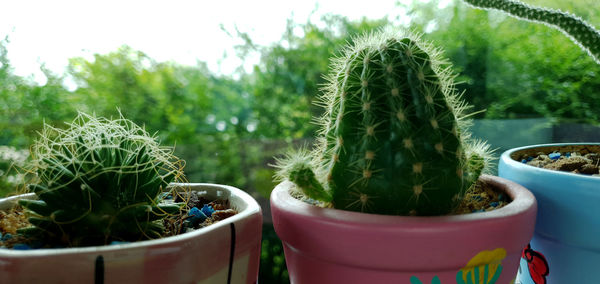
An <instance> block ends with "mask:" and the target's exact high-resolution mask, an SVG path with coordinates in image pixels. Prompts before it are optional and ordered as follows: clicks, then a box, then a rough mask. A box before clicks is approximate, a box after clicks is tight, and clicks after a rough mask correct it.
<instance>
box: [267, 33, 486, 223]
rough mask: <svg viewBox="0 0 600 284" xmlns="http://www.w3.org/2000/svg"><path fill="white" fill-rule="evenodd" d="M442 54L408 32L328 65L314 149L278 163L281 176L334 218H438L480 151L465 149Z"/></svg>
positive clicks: (477, 165) (471, 177) (482, 158)
mask: <svg viewBox="0 0 600 284" xmlns="http://www.w3.org/2000/svg"><path fill="white" fill-rule="evenodd" d="M439 54H440V50H438V49H435V48H433V47H432V45H431V44H429V43H426V42H424V41H422V40H421V39H420V38H419V36H418V35H415V34H412V33H410V32H407V31H402V30H395V29H387V30H382V31H379V32H377V33H373V34H369V35H365V36H362V37H360V38H356V39H355V40H354V45H352V46H349V47H347V48H346V49H345V50H344V52H343V55H342V56H341V57H338V58H336V59H334V60H333V61H332V68H331V72H330V74H329V75H328V76H327V79H328V82H329V83H328V85H327V86H326V87H325V88H324V92H323V95H322V97H321V102H322V104H323V105H324V106H325V114H324V115H323V117H322V118H321V119H320V123H321V125H322V128H321V132H320V137H319V139H318V140H319V143H318V144H319V145H318V147H316V149H315V150H314V151H312V152H311V153H307V151H300V152H297V153H292V154H289V155H288V157H287V158H284V159H282V160H280V161H279V164H278V165H277V166H278V167H279V168H280V171H279V175H280V177H282V178H287V179H289V180H291V181H292V182H294V183H295V184H296V185H297V186H298V188H300V189H301V190H302V191H303V192H304V194H305V195H307V196H308V197H310V198H314V199H319V200H323V201H326V202H329V201H330V202H331V203H332V204H333V206H334V207H335V208H338V209H344V210H351V211H360V212H367V213H377V214H389V215H444V214H448V213H450V212H451V211H452V209H454V208H455V207H456V206H457V204H458V203H459V201H460V200H461V198H462V196H463V195H464V193H465V191H466V190H467V189H468V188H469V187H470V186H471V185H472V184H473V183H474V182H475V181H476V180H477V178H478V176H479V175H480V174H481V172H482V170H483V168H484V165H485V162H486V160H487V156H486V155H487V154H486V150H487V146H486V145H485V144H483V143H481V142H478V141H472V140H471V139H470V137H469V134H468V132H467V131H466V126H467V125H466V124H467V121H466V120H465V119H463V118H464V116H463V114H462V113H463V111H464V110H465V108H467V105H466V104H465V103H463V102H462V101H461V100H460V96H459V95H458V94H457V93H456V91H455V88H454V84H453V75H452V73H451V71H450V69H449V67H448V66H447V65H446V64H445V63H444V62H442V61H441V59H440V57H439Z"/></svg>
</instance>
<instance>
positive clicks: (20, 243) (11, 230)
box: [0, 191, 238, 250]
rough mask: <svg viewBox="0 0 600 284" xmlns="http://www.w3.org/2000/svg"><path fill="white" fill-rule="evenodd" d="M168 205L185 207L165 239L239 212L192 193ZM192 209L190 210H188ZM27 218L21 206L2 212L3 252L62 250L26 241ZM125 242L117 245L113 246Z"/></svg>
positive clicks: (168, 221) (224, 202)
mask: <svg viewBox="0 0 600 284" xmlns="http://www.w3.org/2000/svg"><path fill="white" fill-rule="evenodd" d="M165 200H166V202H171V203H173V202H185V203H186V206H184V207H183V209H182V210H181V211H180V212H179V214H174V215H171V216H168V217H166V218H165V219H163V220H162V221H163V225H164V227H165V231H164V234H163V236H162V237H163V238H164V237H169V236H174V235H179V234H183V233H186V232H189V231H192V230H196V229H200V228H203V227H206V226H209V225H211V224H214V223H216V222H219V221H221V220H224V219H226V218H229V217H231V216H233V215H235V214H237V213H238V212H237V210H235V209H233V208H231V206H230V203H229V200H221V199H219V200H208V199H207V198H205V197H204V196H202V192H197V191H191V192H189V193H183V194H181V193H180V194H177V196H175V197H173V196H172V195H169V196H166V197H165ZM188 208H190V209H188ZM30 225H31V224H30V223H29V222H28V221H27V216H26V214H25V213H24V212H23V208H22V207H21V206H16V207H14V208H12V209H10V210H6V211H1V210H0V249H17V250H27V249H38V248H61V247H64V245H62V244H53V243H48V242H47V241H45V240H37V239H27V238H25V237H23V236H22V235H20V234H18V233H17V230H18V229H20V228H26V227H29V226H30ZM118 243H123V242H117V241H114V242H112V243H111V244H118Z"/></svg>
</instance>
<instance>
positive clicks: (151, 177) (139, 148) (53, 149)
mask: <svg viewBox="0 0 600 284" xmlns="http://www.w3.org/2000/svg"><path fill="white" fill-rule="evenodd" d="M31 150H32V158H33V165H34V171H35V172H36V173H37V177H38V182H37V183H36V184H31V185H30V186H29V188H30V190H32V191H33V192H35V193H36V195H37V197H38V200H21V201H20V202H19V203H20V204H21V205H22V206H23V207H25V208H26V209H27V210H28V211H29V212H30V214H31V215H32V216H31V217H30V218H29V221H30V222H31V224H32V225H34V226H33V227H30V228H25V229H23V230H21V233H23V234H26V235H37V236H38V237H40V236H43V237H45V238H50V239H54V240H55V241H57V242H60V243H62V244H64V245H67V246H82V245H100V244H106V243H109V242H112V241H135V240H139V239H148V238H158V237H160V236H161V233H162V232H163V227H162V224H161V221H160V219H162V218H163V217H165V216H167V215H168V214H172V213H175V212H177V211H178V210H179V207H180V206H178V205H177V204H171V205H166V204H161V194H162V193H163V190H165V188H166V187H167V185H168V184H169V183H170V182H171V181H173V180H175V179H179V178H181V177H182V168H183V162H182V161H180V160H179V159H177V158H176V157H175V156H173V155H172V149H168V148H163V147H160V146H159V144H158V142H157V141H156V139H155V138H154V137H151V136H150V135H148V133H147V132H146V131H145V130H144V129H142V128H140V127H139V126H137V125H136V124H134V123H133V122H131V121H130V120H127V119H124V118H123V117H121V118H119V119H116V120H110V119H106V118H97V117H95V116H90V115H86V114H83V113H80V114H79V115H78V116H77V118H76V119H75V120H74V121H73V122H72V123H71V124H69V125H68V128H67V129H66V130H63V129H58V128H54V127H51V126H49V125H44V129H43V131H42V133H41V137H40V138H39V139H38V140H37V141H36V142H35V143H34V145H33V146H32V149H31Z"/></svg>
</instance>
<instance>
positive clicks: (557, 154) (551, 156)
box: [548, 153, 560, 160]
mask: <svg viewBox="0 0 600 284" xmlns="http://www.w3.org/2000/svg"><path fill="white" fill-rule="evenodd" d="M548 157H550V159H552V160H558V158H560V153H550V154H548Z"/></svg>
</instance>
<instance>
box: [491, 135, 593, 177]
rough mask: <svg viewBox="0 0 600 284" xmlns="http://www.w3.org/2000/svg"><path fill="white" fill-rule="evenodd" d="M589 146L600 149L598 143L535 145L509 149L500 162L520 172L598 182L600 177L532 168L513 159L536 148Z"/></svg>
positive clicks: (501, 156)
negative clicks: (514, 156) (514, 155)
mask: <svg viewBox="0 0 600 284" xmlns="http://www.w3.org/2000/svg"><path fill="white" fill-rule="evenodd" d="M589 145H591V146H596V147H600V143H598V142H577V143H548V144H535V145H528V146H521V147H517V148H511V149H508V150H506V151H504V153H502V155H500V160H501V161H502V162H504V163H505V164H507V165H510V166H511V167H514V168H515V169H517V170H520V171H528V172H534V173H537V174H550V173H553V174H556V175H558V176H563V177H564V178H569V179H576V180H577V179H580V180H585V181H590V182H591V181H597V180H598V179H600V177H595V176H589V175H583V174H576V173H571V172H564V171H556V170H550V169H544V168H538V167H534V166H530V165H527V164H523V163H521V162H520V161H517V160H515V159H514V158H512V155H513V154H515V153H517V152H519V151H525V150H533V149H536V148H552V147H567V146H571V147H578V146H589Z"/></svg>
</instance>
